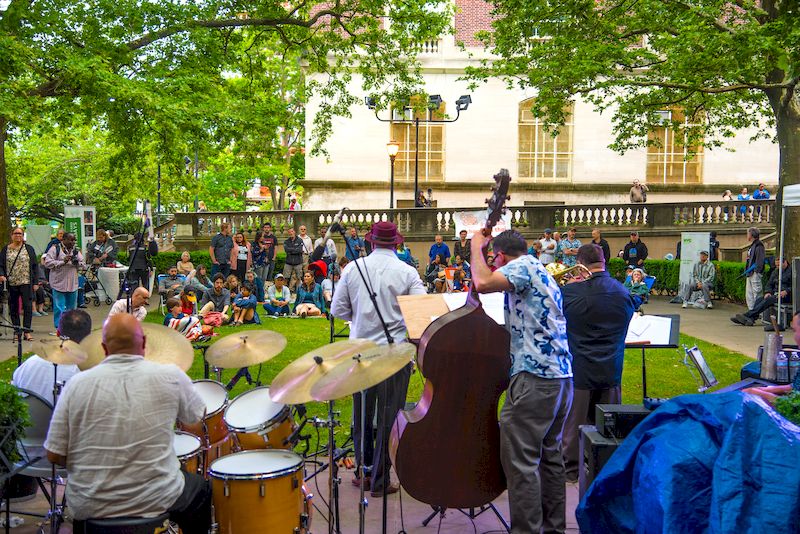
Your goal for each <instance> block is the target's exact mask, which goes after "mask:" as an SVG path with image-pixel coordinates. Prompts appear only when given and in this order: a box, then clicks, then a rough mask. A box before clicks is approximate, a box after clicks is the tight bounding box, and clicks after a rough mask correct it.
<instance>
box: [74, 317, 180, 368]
mask: <svg viewBox="0 0 800 534" xmlns="http://www.w3.org/2000/svg"><path fill="white" fill-rule="evenodd" d="M142 330H144V335H145V336H147V341H146V343H145V347H144V359H145V360H149V361H151V362H155V363H174V364H175V365H177V366H178V367H180V368H181V370H183V371H184V372H186V371H188V370H189V368H190V367H191V366H192V361H194V348H192V344H191V342H190V341H189V340H188V339H186V337H184V335H183V334H181V333H180V332H178V331H177V330H173V329H172V328H169V327H166V326H162V325H160V324H153V323H142ZM102 340H103V332H102V330H95V331H94V332H92V333H91V334H89V336H88V337H87V338H86V339H84V340H83V341H81V348H83V349H84V350H85V351H86V353H87V355H88V358H87V359H86V361H85V362H83V363H82V364H79V365H78V367H80V369H81V370H83V371H85V370H86V369H90V368H92V367H94V366H95V365H97V364H98V363H100V362H102V361H103V359H104V358H105V357H106V355H105V351H103V346H102V345H101V344H100V342H101V341H102Z"/></svg>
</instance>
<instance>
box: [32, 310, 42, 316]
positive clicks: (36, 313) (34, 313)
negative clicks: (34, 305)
mask: <svg viewBox="0 0 800 534" xmlns="http://www.w3.org/2000/svg"><path fill="white" fill-rule="evenodd" d="M31 315H33V316H34V317H42V314H41V313H39V312H38V311H35V312H33V313H32V314H31Z"/></svg>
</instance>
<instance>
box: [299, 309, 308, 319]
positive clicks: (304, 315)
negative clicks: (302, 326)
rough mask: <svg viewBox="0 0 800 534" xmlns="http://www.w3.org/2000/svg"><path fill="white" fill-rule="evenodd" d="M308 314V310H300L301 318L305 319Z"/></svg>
mask: <svg viewBox="0 0 800 534" xmlns="http://www.w3.org/2000/svg"><path fill="white" fill-rule="evenodd" d="M307 315H308V314H307V313H306V312H304V311H303V312H300V318H301V319H305V318H306V316H307Z"/></svg>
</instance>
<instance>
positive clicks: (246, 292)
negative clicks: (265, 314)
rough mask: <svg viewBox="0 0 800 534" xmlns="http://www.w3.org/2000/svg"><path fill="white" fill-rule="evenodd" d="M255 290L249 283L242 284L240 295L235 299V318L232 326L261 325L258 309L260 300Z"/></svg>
mask: <svg viewBox="0 0 800 534" xmlns="http://www.w3.org/2000/svg"><path fill="white" fill-rule="evenodd" d="M254 293H255V288H254V287H253V286H252V285H251V284H248V283H244V284H242V286H241V288H240V292H239V294H237V295H236V298H234V299H233V317H232V321H231V326H238V325H242V324H261V318H260V317H259V316H258V312H257V311H256V307H257V306H258V300H256V296H255V294H254Z"/></svg>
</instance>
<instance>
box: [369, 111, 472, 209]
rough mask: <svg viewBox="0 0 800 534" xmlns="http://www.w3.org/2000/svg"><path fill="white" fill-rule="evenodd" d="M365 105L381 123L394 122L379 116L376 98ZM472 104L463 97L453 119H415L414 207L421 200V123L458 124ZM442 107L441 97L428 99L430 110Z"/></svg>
mask: <svg viewBox="0 0 800 534" xmlns="http://www.w3.org/2000/svg"><path fill="white" fill-rule="evenodd" d="M364 103H365V104H366V105H367V107H368V108H369V109H374V110H375V118H376V119H378V120H379V121H381V122H392V119H391V118H388V119H382V118H380V117H379V116H378V110H377V107H376V101H375V98H373V97H371V96H368V97H365V98H364ZM470 104H472V97H471V96H470V95H461V96H460V97H458V100H456V116H455V118H453V119H431V118H427V119H420V118H419V117H417V116H415V117H414V206H415V207H417V200H418V199H419V123H420V122H423V123H425V124H442V123H448V122H456V121H457V120H458V118H459V117H460V116H461V112H462V111H466V110H467V108H468V107H469V105H470ZM441 105H442V97H441V95H430V96H429V97H428V109H429V110H435V109H439V107H440V106H441ZM392 164H393V165H392V168H393V169H394V159H392Z"/></svg>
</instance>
